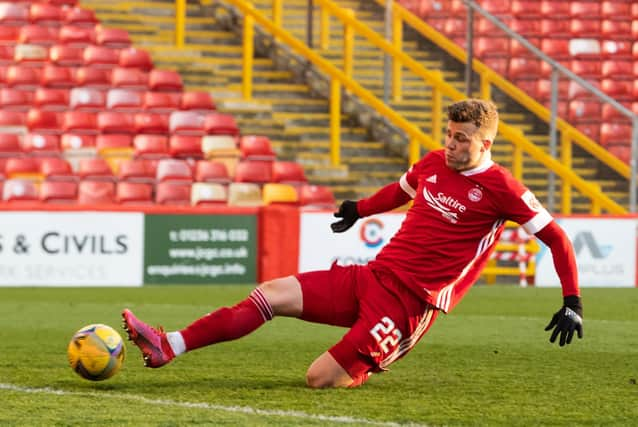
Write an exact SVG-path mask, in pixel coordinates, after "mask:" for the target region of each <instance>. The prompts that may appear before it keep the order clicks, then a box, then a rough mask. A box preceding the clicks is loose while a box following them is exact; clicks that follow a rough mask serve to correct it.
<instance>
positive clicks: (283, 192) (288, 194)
mask: <svg viewBox="0 0 638 427" xmlns="http://www.w3.org/2000/svg"><path fill="white" fill-rule="evenodd" d="M261 196H262V199H263V202H264V205H271V204H285V205H297V204H299V195H298V194H297V190H296V189H295V187H293V186H292V185H290V184H280V183H275V182H268V183H266V184H264V186H263V188H262V189H261Z"/></svg>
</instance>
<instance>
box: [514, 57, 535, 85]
mask: <svg viewBox="0 0 638 427" xmlns="http://www.w3.org/2000/svg"><path fill="white" fill-rule="evenodd" d="M540 72H541V63H540V61H539V60H536V59H532V58H520V57H519V58H512V59H510V61H509V73H508V75H509V77H510V79H519V80H524V79H538V76H539V74H540Z"/></svg>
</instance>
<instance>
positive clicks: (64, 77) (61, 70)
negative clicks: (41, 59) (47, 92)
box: [41, 64, 75, 89]
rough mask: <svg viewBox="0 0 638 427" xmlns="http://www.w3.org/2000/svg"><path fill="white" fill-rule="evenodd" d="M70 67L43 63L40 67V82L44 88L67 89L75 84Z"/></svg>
mask: <svg viewBox="0 0 638 427" xmlns="http://www.w3.org/2000/svg"><path fill="white" fill-rule="evenodd" d="M71 70H72V68H70V67H59V66H56V65H53V64H45V65H44V68H43V69H42V79H41V84H42V86H44V87H46V88H53V89H56V88H57V89H68V88H71V87H73V86H74V85H75V82H74V81H73V73H72V72H71Z"/></svg>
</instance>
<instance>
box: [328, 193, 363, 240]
mask: <svg viewBox="0 0 638 427" xmlns="http://www.w3.org/2000/svg"><path fill="white" fill-rule="evenodd" d="M334 216H335V218H341V220H340V221H337V222H333V223H332V224H330V228H332V231H334V232H335V233H343V232H344V231H346V230H347V229H349V228H350V227H352V225H353V224H354V223H355V222H357V220H358V219H359V218H360V217H359V212H357V202H353V201H352V200H345V201H343V203H341V206H339V210H338V211H337V212H335V214H334Z"/></svg>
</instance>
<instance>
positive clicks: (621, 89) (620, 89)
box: [600, 77, 633, 101]
mask: <svg viewBox="0 0 638 427" xmlns="http://www.w3.org/2000/svg"><path fill="white" fill-rule="evenodd" d="M600 89H601V90H602V91H603V92H604V93H605V94H607V95H609V96H611V97H612V98H614V99H616V100H618V101H632V90H633V82H632V81H629V80H618V79H617V78H616V77H614V78H607V79H602V80H601V81H600Z"/></svg>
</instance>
